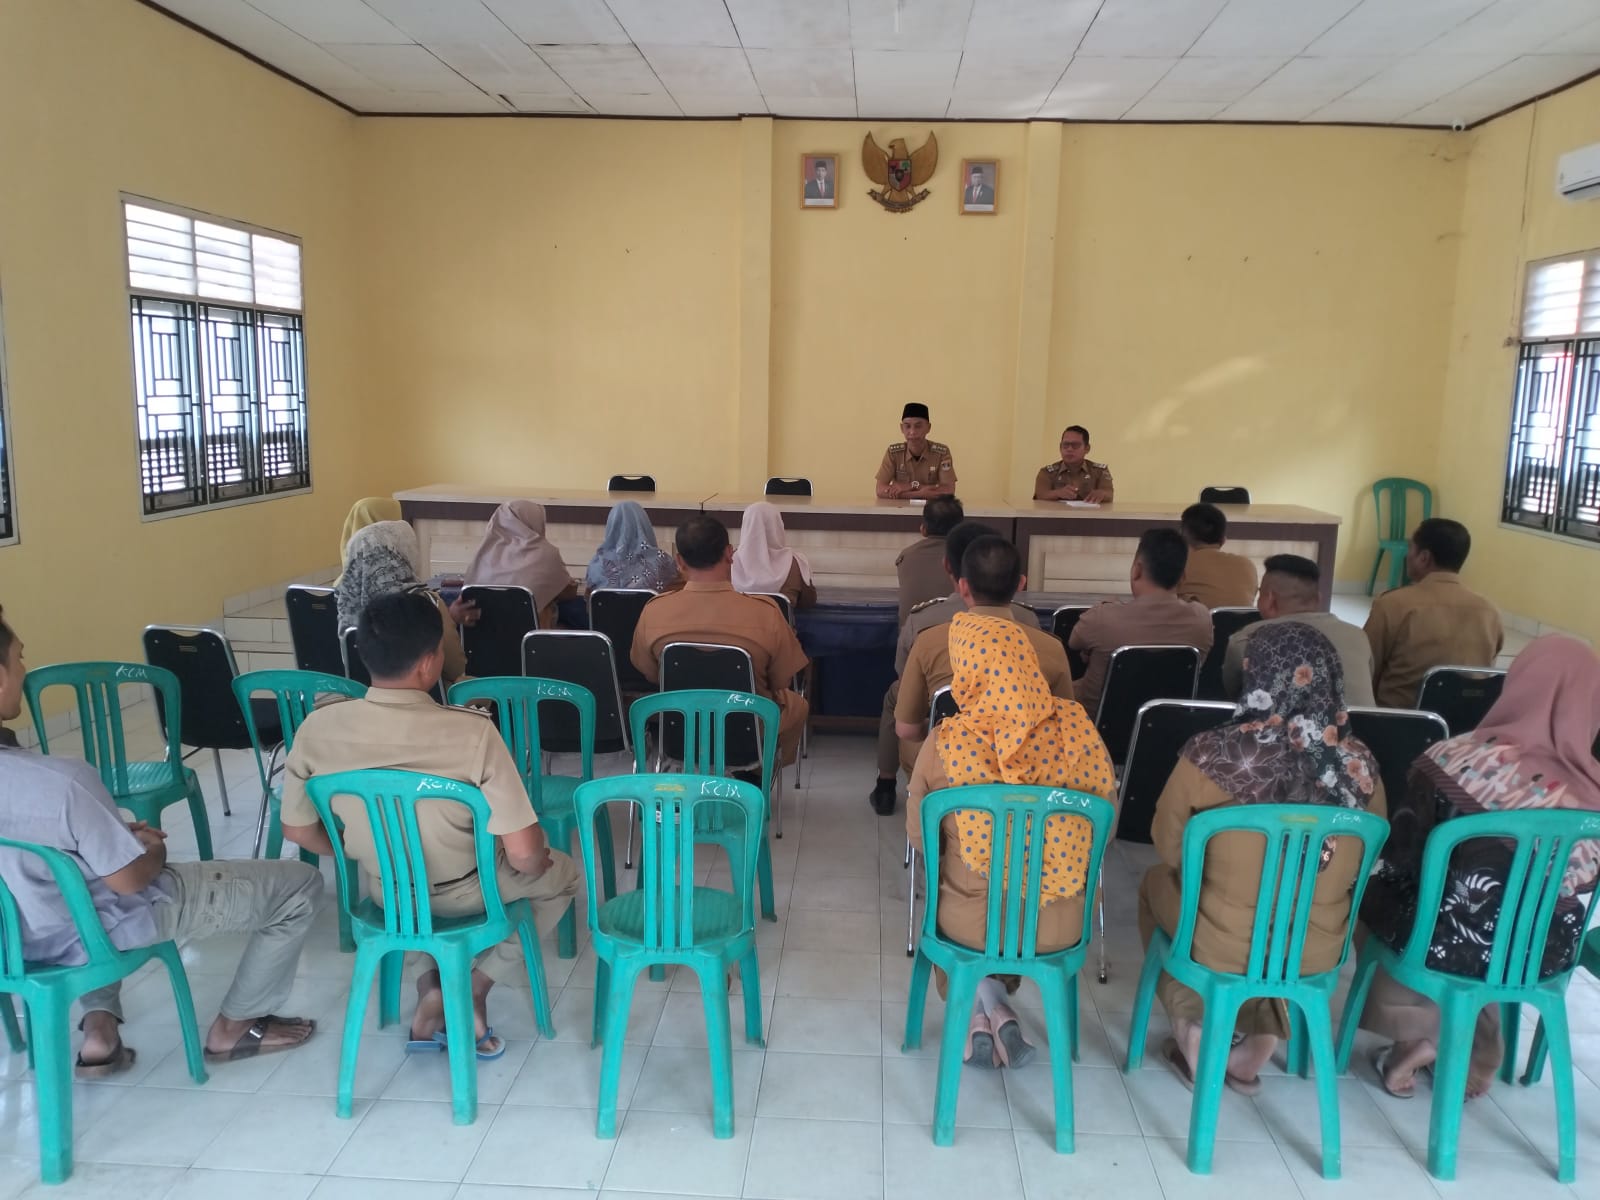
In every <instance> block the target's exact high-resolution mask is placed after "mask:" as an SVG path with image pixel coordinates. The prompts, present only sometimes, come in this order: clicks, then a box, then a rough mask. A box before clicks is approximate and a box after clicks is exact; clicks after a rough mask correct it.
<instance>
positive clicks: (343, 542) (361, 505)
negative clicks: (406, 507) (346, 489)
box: [333, 496, 401, 587]
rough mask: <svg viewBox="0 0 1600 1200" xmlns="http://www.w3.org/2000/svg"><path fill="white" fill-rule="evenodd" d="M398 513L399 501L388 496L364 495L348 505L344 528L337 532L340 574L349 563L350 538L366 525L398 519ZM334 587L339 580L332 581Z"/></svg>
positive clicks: (337, 584) (399, 517)
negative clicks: (348, 509)
mask: <svg viewBox="0 0 1600 1200" xmlns="http://www.w3.org/2000/svg"><path fill="white" fill-rule="evenodd" d="M400 519H401V515H400V501H398V500H395V499H393V498H392V497H389V496H364V497H362V498H361V499H360V500H357V501H356V502H355V503H354V504H352V505H351V506H350V511H349V512H348V513H346V514H345V518H344V529H343V530H342V531H341V532H340V534H339V573H340V575H341V576H342V575H343V574H344V569H345V568H346V567H348V566H349V565H350V539H351V538H353V537H355V535H356V534H358V533H360V532H361V531H362V530H363V529H365V528H366V527H367V526H368V525H376V524H377V523H378V522H379V521H398V520H400ZM333 585H334V587H338V586H339V580H337V579H335V580H334V581H333Z"/></svg>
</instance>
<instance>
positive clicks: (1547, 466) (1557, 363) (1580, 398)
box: [1501, 250, 1600, 542]
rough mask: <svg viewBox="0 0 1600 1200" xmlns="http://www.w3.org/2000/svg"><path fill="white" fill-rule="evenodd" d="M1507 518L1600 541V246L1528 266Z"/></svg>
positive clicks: (1503, 513) (1504, 517)
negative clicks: (1585, 251) (1599, 248)
mask: <svg viewBox="0 0 1600 1200" xmlns="http://www.w3.org/2000/svg"><path fill="white" fill-rule="evenodd" d="M1501 519H1502V520H1504V521H1506V522H1508V523H1510V524H1513V525H1521V526H1525V527H1527V528H1530V529H1540V530H1543V531H1545V532H1546V533H1554V534H1560V535H1562V536H1564V537H1572V538H1579V539H1581V540H1583V541H1590V542H1600V250H1596V251H1592V252H1590V253H1588V254H1584V255H1575V256H1572V257H1568V258H1562V259H1553V260H1550V261H1547V262H1538V263H1531V264H1530V265H1529V267H1528V279H1527V286H1526V288H1525V290H1524V292H1523V299H1522V349H1521V353H1520V354H1519V356H1518V358H1517V382H1516V392H1515V397H1514V400H1513V404H1512V417H1511V445H1510V451H1509V453H1508V454H1507V457H1506V490H1505V504H1504V506H1503V508H1502V511H1501Z"/></svg>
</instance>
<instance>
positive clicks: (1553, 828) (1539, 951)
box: [1339, 809, 1600, 1183]
mask: <svg viewBox="0 0 1600 1200" xmlns="http://www.w3.org/2000/svg"><path fill="white" fill-rule="evenodd" d="M1475 838H1495V839H1499V840H1501V841H1504V842H1505V843H1507V844H1509V846H1510V848H1511V863H1510V867H1509V869H1508V870H1507V872H1506V878H1505V883H1504V886H1503V888H1502V889H1501V893H1500V896H1501V899H1500V912H1501V914H1505V913H1514V914H1515V919H1514V920H1509V921H1496V922H1495V929H1494V941H1493V942H1492V943H1491V944H1490V947H1489V965H1488V969H1487V971H1486V972H1485V975H1484V977H1483V978H1482V979H1472V978H1467V977H1464V976H1461V975H1450V974H1446V973H1445V972H1443V971H1437V970H1434V969H1433V968H1431V967H1430V966H1428V948H1429V946H1430V945H1432V943H1433V932H1434V923H1435V920H1434V919H1422V918H1423V914H1430V915H1431V916H1432V917H1434V918H1435V919H1436V918H1437V914H1438V912H1439V908H1440V903H1441V901H1442V899H1443V896H1444V889H1445V886H1446V884H1447V882H1448V879H1447V875H1448V871H1449V867H1450V857H1451V855H1452V854H1453V853H1454V852H1455V850H1456V847H1458V846H1460V845H1461V844H1462V843H1463V842H1467V841H1471V840H1473V839H1475ZM1596 838H1600V814H1594V813H1586V812H1581V811H1573V810H1566V809H1542V810H1536V811H1530V810H1526V809H1523V810H1518V811H1513V812H1491V813H1474V814H1472V815H1470V816H1464V817H1456V818H1454V819H1453V820H1449V821H1446V822H1444V823H1443V824H1441V825H1439V826H1438V827H1436V828H1435V829H1434V830H1433V832H1432V833H1430V834H1429V835H1428V842H1427V845H1426V846H1425V847H1424V848H1423V852H1422V880H1421V882H1420V883H1419V884H1418V886H1417V908H1416V911H1417V914H1418V917H1419V919H1418V921H1417V923H1416V924H1415V925H1414V926H1413V927H1412V929H1411V937H1410V938H1409V939H1408V940H1407V942H1406V946H1405V949H1404V950H1403V951H1401V952H1400V953H1398V954H1397V953H1395V951H1394V950H1392V949H1390V948H1389V947H1388V946H1387V945H1385V944H1384V942H1383V941H1382V939H1380V938H1375V937H1371V938H1368V939H1367V941H1366V944H1365V945H1364V946H1362V948H1361V955H1360V957H1359V958H1358V959H1357V960H1356V973H1355V978H1354V979H1353V980H1352V982H1351V984H1350V998H1349V999H1348V1000H1347V1001H1346V1002H1345V1007H1344V1019H1343V1021H1342V1022H1341V1024H1340V1026H1339V1069H1340V1070H1344V1069H1345V1067H1346V1066H1348V1064H1349V1062H1350V1048H1351V1046H1352V1045H1353V1044H1354V1042H1355V1036H1356V1025H1357V1023H1358V1022H1359V1021H1360V1019H1361V1010H1362V1009H1363V1007H1365V1005H1366V1000H1367V991H1368V989H1370V988H1371V986H1372V977H1373V973H1374V972H1375V971H1376V970H1377V969H1378V968H1379V967H1382V968H1383V969H1384V970H1385V971H1387V972H1388V973H1389V975H1390V976H1391V977H1392V978H1393V979H1394V980H1395V981H1396V982H1397V983H1402V984H1404V985H1405V986H1406V987H1408V988H1411V989H1412V990H1413V991H1417V992H1421V993H1422V994H1423V995H1424V996H1426V997H1428V998H1429V999H1430V1000H1432V1001H1433V1002H1434V1003H1435V1004H1437V1005H1438V1006H1439V1057H1438V1061H1437V1062H1435V1063H1434V1067H1433V1108H1432V1111H1431V1114H1430V1117H1429V1123H1428V1173H1429V1174H1430V1175H1432V1176H1433V1177H1434V1178H1435V1179H1444V1180H1450V1179H1454V1178H1455V1176H1456V1143H1457V1139H1458V1137H1459V1135H1460V1132H1461V1108H1462V1105H1463V1104H1464V1103H1465V1098H1466V1089H1467V1069H1468V1067H1469V1065H1470V1061H1471V1056H1472V1032H1473V1026H1474V1024H1475V1023H1476V1021H1477V1017H1478V1013H1479V1011H1480V1010H1481V1009H1482V1008H1483V1006H1484V1005H1486V1004H1499V1005H1502V1006H1505V1005H1522V1004H1531V1005H1533V1006H1534V1007H1535V1008H1537V1009H1538V1010H1539V1015H1540V1017H1541V1018H1542V1023H1543V1025H1544V1027H1545V1030H1546V1035H1547V1037H1548V1040H1549V1044H1550V1051H1551V1055H1550V1056H1551V1059H1552V1061H1553V1063H1554V1067H1555V1080H1554V1083H1555V1094H1556V1145H1557V1148H1558V1150H1559V1162H1558V1165H1557V1168H1556V1178H1557V1179H1559V1180H1560V1181H1561V1182H1562V1183H1571V1182H1572V1180H1573V1178H1574V1176H1575V1175H1576V1173H1577V1154H1578V1129H1577V1118H1576V1115H1575V1114H1574V1111H1573V1091H1572V1042H1571V1038H1570V1037H1569V1036H1568V1032H1567V1004H1566V993H1567V984H1568V983H1570V982H1571V981H1572V971H1573V968H1574V967H1576V966H1577V956H1576V955H1574V956H1573V962H1572V963H1571V964H1569V965H1568V967H1567V969H1566V970H1564V971H1560V972H1558V973H1556V974H1555V975H1551V976H1548V977H1546V978H1540V975H1539V969H1540V965H1541V960H1542V959H1543V957H1544V948H1545V943H1546V942H1548V941H1549V940H1550V925H1551V922H1552V920H1553V919H1554V917H1555V911H1556V901H1557V900H1558V899H1559V898H1560V895H1561V881H1562V876H1563V875H1564V874H1565V872H1566V869H1567V860H1568V859H1569V858H1571V857H1572V851H1573V847H1574V845H1575V844H1576V843H1577V842H1580V841H1585V840H1588V839H1596ZM1593 911H1594V897H1593V896H1591V897H1590V898H1589V904H1588V906H1587V908H1586V910H1585V913H1584V922H1583V923H1584V926H1585V927H1587V926H1588V923H1589V916H1590V915H1591V914H1592V913H1593ZM1501 1018H1502V1024H1503V1026H1504V1027H1505V1029H1506V1032H1507V1033H1508V1034H1509V1035H1510V1036H1509V1038H1508V1039H1507V1044H1506V1057H1505V1061H1504V1064H1503V1065H1502V1067H1501V1071H1502V1075H1503V1077H1504V1078H1506V1079H1507V1080H1508V1081H1509V1080H1510V1078H1511V1075H1512V1072H1513V1071H1514V1070H1515V1066H1514V1063H1515V1058H1516V1032H1517V1029H1516V1026H1517V1020H1516V1018H1515V1016H1514V1015H1513V1014H1511V1013H1508V1011H1507V1009H1506V1008H1505V1007H1502V1009H1501Z"/></svg>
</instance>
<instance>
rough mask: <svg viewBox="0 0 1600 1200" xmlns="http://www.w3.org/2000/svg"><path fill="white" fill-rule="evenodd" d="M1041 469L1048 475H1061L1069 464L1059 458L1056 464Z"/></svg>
mask: <svg viewBox="0 0 1600 1200" xmlns="http://www.w3.org/2000/svg"><path fill="white" fill-rule="evenodd" d="M1039 469H1040V470H1041V471H1043V472H1044V473H1045V474H1046V475H1059V474H1061V472H1063V471H1065V470H1066V469H1067V464H1066V463H1064V462H1062V461H1061V460H1060V459H1059V458H1058V459H1056V461H1055V462H1053V463H1050V464H1049V465H1048V466H1044V467H1040V468H1039Z"/></svg>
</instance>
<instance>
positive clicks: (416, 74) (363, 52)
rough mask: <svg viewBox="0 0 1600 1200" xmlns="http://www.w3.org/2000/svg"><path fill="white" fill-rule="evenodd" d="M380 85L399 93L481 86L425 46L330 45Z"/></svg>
mask: <svg viewBox="0 0 1600 1200" xmlns="http://www.w3.org/2000/svg"><path fill="white" fill-rule="evenodd" d="M328 49H329V52H330V53H332V54H333V55H334V57H336V58H339V59H342V60H343V61H345V62H347V63H349V64H350V65H351V66H352V67H354V68H355V69H356V70H358V71H360V72H361V73H362V74H363V75H365V76H366V77H367V78H368V79H370V80H372V82H373V83H375V84H377V85H378V86H379V87H385V88H393V89H394V90H395V91H397V92H402V91H403V92H468V91H476V90H477V89H476V88H474V87H473V86H472V84H470V83H468V82H467V81H466V80H465V79H463V78H462V77H461V75H460V73H459V72H456V71H453V70H451V69H450V68H449V66H447V65H446V64H445V63H443V62H441V61H440V60H439V59H438V58H437V57H436V56H435V55H433V54H432V53H431V52H430V51H428V50H427V49H425V48H424V47H422V46H416V45H411V46H354V45H351V46H346V45H340V44H333V45H330V46H329V47H328Z"/></svg>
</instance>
